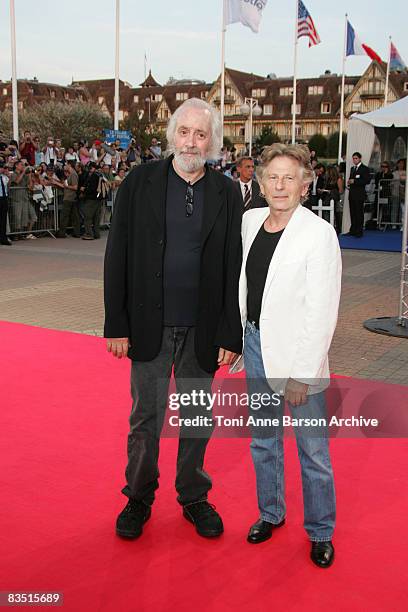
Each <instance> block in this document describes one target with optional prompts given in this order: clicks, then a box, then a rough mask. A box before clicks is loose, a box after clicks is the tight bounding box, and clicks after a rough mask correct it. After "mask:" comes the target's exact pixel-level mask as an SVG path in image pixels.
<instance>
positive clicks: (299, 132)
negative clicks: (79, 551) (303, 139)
mask: <svg viewBox="0 0 408 612" xmlns="http://www.w3.org/2000/svg"><path fill="white" fill-rule="evenodd" d="M295 134H296V137H299V136H301V135H302V126H301V125H295Z"/></svg>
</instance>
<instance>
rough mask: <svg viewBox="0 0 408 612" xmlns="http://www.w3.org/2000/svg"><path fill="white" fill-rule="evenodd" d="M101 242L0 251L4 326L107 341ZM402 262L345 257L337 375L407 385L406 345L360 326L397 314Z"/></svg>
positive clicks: (334, 361)
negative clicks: (8, 323) (66, 332)
mask: <svg viewBox="0 0 408 612" xmlns="http://www.w3.org/2000/svg"><path fill="white" fill-rule="evenodd" d="M105 244H106V234H105V233H103V234H102V239H101V240H99V241H93V242H91V241H90V242H86V241H84V240H79V239H75V238H66V239H65V240H55V239H53V238H41V239H38V240H36V241H34V240H33V241H26V242H23V241H20V242H16V243H14V244H13V246H11V247H2V246H0V320H5V321H15V322H19V323H27V324H29V325H38V326H41V327H49V328H53V329H61V330H69V331H76V332H81V333H86V334H95V335H102V330H103V300H102V268H103V253H104V250H105ZM400 261H401V256H400V255H399V254H398V253H382V252H371V251H350V250H346V251H343V268H344V272H343V292H342V300H341V307H340V316H339V322H338V326H337V330H336V334H335V337H334V340H333V344H332V348H331V351H330V361H331V369H332V371H333V372H335V373H336V374H343V375H347V376H357V377H361V378H369V379H372V380H384V381H388V382H391V383H395V384H404V385H408V340H406V339H398V338H390V337H388V336H382V335H379V334H373V333H371V332H369V331H367V330H365V329H364V328H363V325H362V323H363V321H365V320H366V319H369V318H372V317H377V316H396V315H397V311H398V300H399V274H400Z"/></svg>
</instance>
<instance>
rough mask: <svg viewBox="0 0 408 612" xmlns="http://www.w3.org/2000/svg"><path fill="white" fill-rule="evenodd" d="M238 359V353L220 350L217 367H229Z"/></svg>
mask: <svg viewBox="0 0 408 612" xmlns="http://www.w3.org/2000/svg"><path fill="white" fill-rule="evenodd" d="M237 357H238V353H233V352H232V351H227V349H223V348H220V350H219V351H218V361H217V363H218V365H219V366H224V365H229V364H230V363H232V362H233V361H234V360H235V359H236V358H237Z"/></svg>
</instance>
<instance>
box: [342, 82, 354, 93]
mask: <svg viewBox="0 0 408 612" xmlns="http://www.w3.org/2000/svg"><path fill="white" fill-rule="evenodd" d="M353 89H354V85H353V84H352V83H344V94H345V95H346V96H347V95H348V94H351V92H352V91H353ZM338 92H339V94H341V85H339V87H338Z"/></svg>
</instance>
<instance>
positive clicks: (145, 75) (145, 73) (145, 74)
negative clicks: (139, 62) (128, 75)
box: [144, 51, 147, 80]
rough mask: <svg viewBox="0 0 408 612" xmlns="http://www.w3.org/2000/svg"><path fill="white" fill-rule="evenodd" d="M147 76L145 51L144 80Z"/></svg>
mask: <svg viewBox="0 0 408 612" xmlns="http://www.w3.org/2000/svg"><path fill="white" fill-rule="evenodd" d="M146 77H147V56H146V51H145V53H144V80H146Z"/></svg>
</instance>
